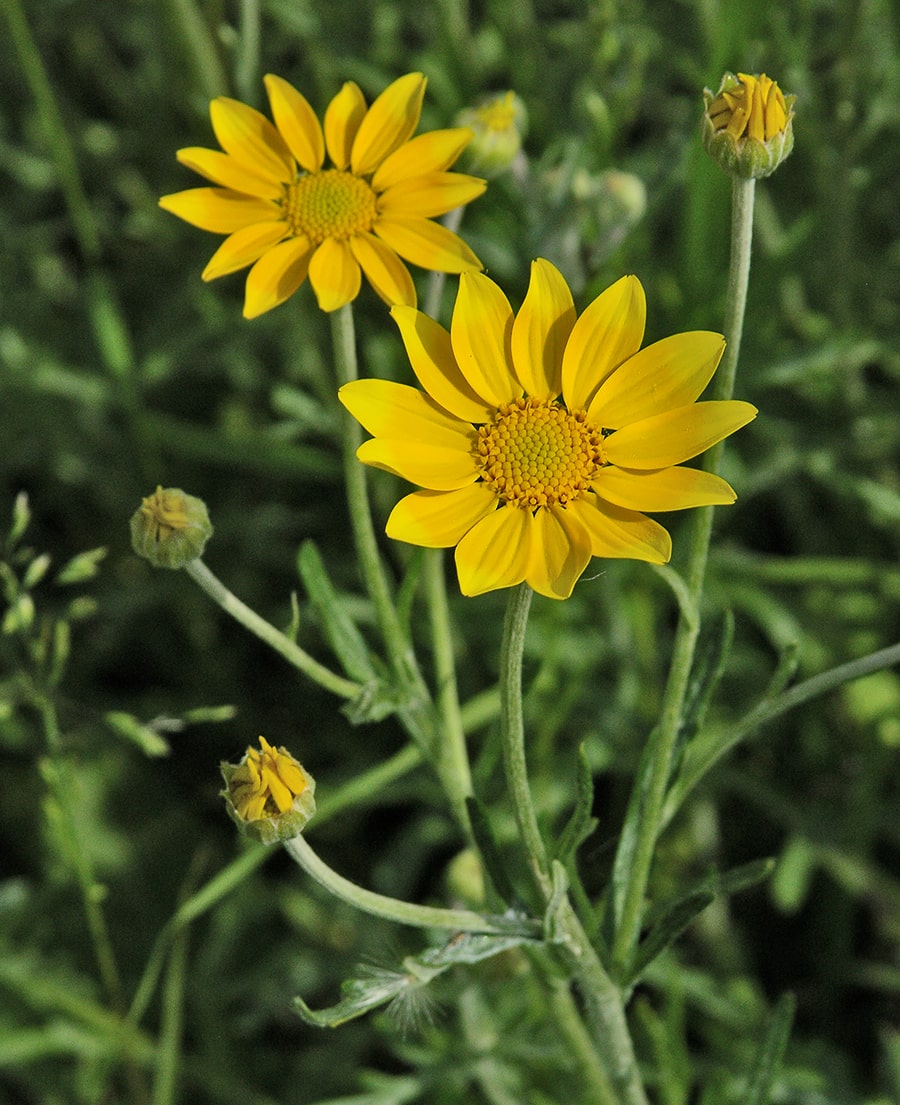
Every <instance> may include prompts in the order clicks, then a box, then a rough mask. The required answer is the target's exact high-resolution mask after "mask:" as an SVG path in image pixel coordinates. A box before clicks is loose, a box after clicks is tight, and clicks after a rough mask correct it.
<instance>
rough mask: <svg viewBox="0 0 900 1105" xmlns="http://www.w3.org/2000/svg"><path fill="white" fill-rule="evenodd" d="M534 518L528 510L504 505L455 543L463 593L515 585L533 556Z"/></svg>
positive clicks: (521, 578)
mask: <svg viewBox="0 0 900 1105" xmlns="http://www.w3.org/2000/svg"><path fill="white" fill-rule="evenodd" d="M533 529H534V520H533V518H532V516H531V513H530V512H529V511H527V510H519V509H518V508H516V507H509V506H507V507H502V508H501V509H500V510H495V511H493V512H492V513H490V514H488V516H487V517H486V518H482V519H481V521H480V522H478V523H477V524H476V525H474V526H473V527H472V529H470V530H469V532H468V533H467V534H466V535H465V537H463V538H462V539H461V540H460V542H459V544H458V545H457V546H456V571H457V575H458V576H459V588H460V590H461V591H462V593H463V594H464V595H483V594H484V593H485V592H486V591H496V590H498V589H499V588H501V587H515V586H516V584H517V583H521V582H522V581H523V580H524V579H525V573H526V572H527V571H528V564H529V560H530V559H531V541H532V532H533Z"/></svg>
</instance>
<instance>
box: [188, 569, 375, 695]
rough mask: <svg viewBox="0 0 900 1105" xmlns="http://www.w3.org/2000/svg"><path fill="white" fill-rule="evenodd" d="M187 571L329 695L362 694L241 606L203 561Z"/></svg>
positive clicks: (360, 689)
mask: <svg viewBox="0 0 900 1105" xmlns="http://www.w3.org/2000/svg"><path fill="white" fill-rule="evenodd" d="M184 570H185V571H186V572H187V574H188V575H189V576H190V577H191V579H192V580H193V581H194V582H195V583H196V584H197V585H198V586H199V587H200V588H201V589H202V590H203V591H205V592H206V594H207V595H209V597H210V598H211V599H212V600H213V602H215V603H216V604H217V605H218V606H220V607H221V608H222V610H224V611H225V613H226V614H229V615H230V616H231V617H232V618H234V619H235V621H237V622H240V624H241V625H242V626H243V627H244V628H245V629H249V631H250V632H251V633H252V634H254V636H256V637H259V639H260V640H261V641H264V642H265V643H266V644H267V645H268V646H269V647H270V648H272V649H274V650H275V651H276V652H277V653H279V655H281V656H283V657H284V659H285V660H287V662H288V663H289V664H292V665H293V666H294V667H295V668H297V669H298V670H299V671H302V672H303V674H304V675H306V676H308V677H309V678H310V679H312V680H313V682H315V683H318V684H319V686H320V687H324V688H325V690H326V691H331V693H332V694H336V695H338V697H340V698H355V697H356V696H357V695H358V694H359V693H360V692H361V691H362V687H361V686H360V684H359V683H354V682H353V681H352V680H351V679H344V678H343V677H342V676H340V675H336V674H335V673H334V672H333V671H331V670H330V669H329V668H326V667H325V666H324V665H323V664H320V663H319V661H318V660H315V659H313V657H312V656H310V655H309V653H308V652H305V651H304V650H303V649H302V648H300V646H299V645H296V644H295V643H294V642H293V641H292V640H291V639H290V637H286V636H285V635H284V634H283V633H282V632H281V631H280V630H278V629H276V628H275V626H274V625H271V624H270V623H269V622H267V621H266V620H265V618H261V617H260V616H259V614H257V613H256V611H255V610H251V609H250V607H249V606H247V605H246V604H245V603H243V602H241V600H240V599H239V598H237V596H236V595H233V594H232V593H231V591H229V590H228V588H227V587H226V586H225V585H224V584H223V583H222V582H221V581H220V580H219V579H218V578H217V577H216V576H215V575H213V573H212V572H211V571H210V570H209V568H207V566H206V565H205V564H204V563H203V561H202V560H199V559H197V560H192V561H191V562H190V563H189V564H187V565H185V569H184Z"/></svg>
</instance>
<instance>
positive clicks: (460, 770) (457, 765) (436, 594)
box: [425, 549, 474, 830]
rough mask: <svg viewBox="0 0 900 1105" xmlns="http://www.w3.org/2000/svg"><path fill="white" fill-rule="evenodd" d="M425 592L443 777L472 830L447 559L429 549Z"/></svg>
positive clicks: (463, 820) (460, 815)
mask: <svg viewBox="0 0 900 1105" xmlns="http://www.w3.org/2000/svg"><path fill="white" fill-rule="evenodd" d="M425 592H426V595H427V598H428V608H429V612H430V615H431V645H432V651H433V655H434V677H435V686H436V688H437V693H436V698H437V708H438V711H439V713H440V718H441V740H440V741H439V743H438V748H437V754H438V757H439V764H440V774H441V778H442V780H443V782H444V786H445V787H446V788H447V799H448V801H449V802H450V804H451V805H452V807H453V809H454V810H455V811H456V814H457V817H458V818H459V820H460V823H461V824H462V825H463V826H464V827H465V828H466V829H467V830H468V829H469V811H468V809H467V807H466V799H467V798H469V797H470V796H471V795H472V794H473V793H474V792H473V790H472V770H471V767H470V765H469V751H468V748H467V747H466V734H465V730H464V729H463V723H462V713H461V711H460V705H459V691H458V688H457V682H456V664H455V662H454V655H453V635H452V630H451V626H450V609H449V606H448V603H447V587H446V583H445V580H444V557H443V552H442V550H440V549H427V550H426V552H425Z"/></svg>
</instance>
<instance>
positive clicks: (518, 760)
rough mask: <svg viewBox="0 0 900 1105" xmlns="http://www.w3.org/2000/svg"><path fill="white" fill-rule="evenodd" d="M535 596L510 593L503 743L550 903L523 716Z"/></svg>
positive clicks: (528, 844) (536, 874) (524, 835)
mask: <svg viewBox="0 0 900 1105" xmlns="http://www.w3.org/2000/svg"><path fill="white" fill-rule="evenodd" d="M531 596H532V590H531V588H530V587H529V586H528V585H527V584H525V583H521V584H519V586H518V587H514V588H513V589H512V590H511V591H510V594H509V601H508V603H507V607H506V618H505V619H504V622H503V641H502V644H501V646H500V742H501V746H502V749H503V766H504V769H505V771H506V786H507V789H508V791H509V798H510V801H511V802H512V807H513V814H514V816H515V819H516V825H517V826H518V829H519V836H520V838H521V841H522V845H523V847H524V848H525V855H526V857H527V860H528V867H529V870H530V872H531V879H532V883H533V884H534V888H535V890H536V891H537V892H538V895H539V897H540V899H541V900H542V901H544V902H546V901H547V900H548V899H549V897H550V894H551V890H552V886H551V879H550V863H549V860H548V858H547V849H546V848H545V846H544V840H543V837H542V836H541V830H540V828H539V827H538V822H537V814H536V813H535V810H534V803H533V802H532V799H531V787H530V786H529V785H528V766H527V763H526V760H525V725H524V721H523V715H522V652H523V650H524V648H525V630H526V628H527V625H528V611H529V609H530V608H531Z"/></svg>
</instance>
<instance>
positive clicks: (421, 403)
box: [338, 377, 475, 453]
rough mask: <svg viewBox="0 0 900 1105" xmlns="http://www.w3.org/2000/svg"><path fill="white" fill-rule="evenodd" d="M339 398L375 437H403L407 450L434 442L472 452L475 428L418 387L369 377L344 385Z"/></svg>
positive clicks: (444, 446) (397, 439)
mask: <svg viewBox="0 0 900 1105" xmlns="http://www.w3.org/2000/svg"><path fill="white" fill-rule="evenodd" d="M338 398H339V399H340V401H341V402H342V403H343V404H344V406H345V407H346V408H347V410H348V411H349V412H350V413H351V414H352V415H353V417H354V418H355V419H356V421H357V422H359V423H360V424H361V425H363V426H364V427H365V428H366V429H367V430H368V431H369V433H370V434H372V435H373V436H374V437H384V438H391V439H394V440H396V441H399V440H401V439H402V438H406V439H407V440H408V441H409V445H410V449H414V448H416V447H417V446H418V445H437V446H440V447H441V448H444V449H459V450H460V451H461V452H464V453H469V452H471V446H472V441H473V439H474V437H475V431H474V430H473V428H472V427H471V426H470V425H469V423H468V422H462V421H460V420H459V419H458V418H451V417H450V415H449V414H447V413H446V411H444V410H443V409H442V408H441V407H439V406H438V405H437V403H435V401H434V400H433V399H431V398H429V397H428V396H427V395H425V394H424V392H421V391H419V389H418V388H411V387H409V386H408V385H407V384H398V383H395V382H394V381H393V380H379V379H377V378H375V377H372V378H370V379H365V380H353V381H352V382H351V383H349V384H344V386H343V387H342V388H340V389H339V390H338Z"/></svg>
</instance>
